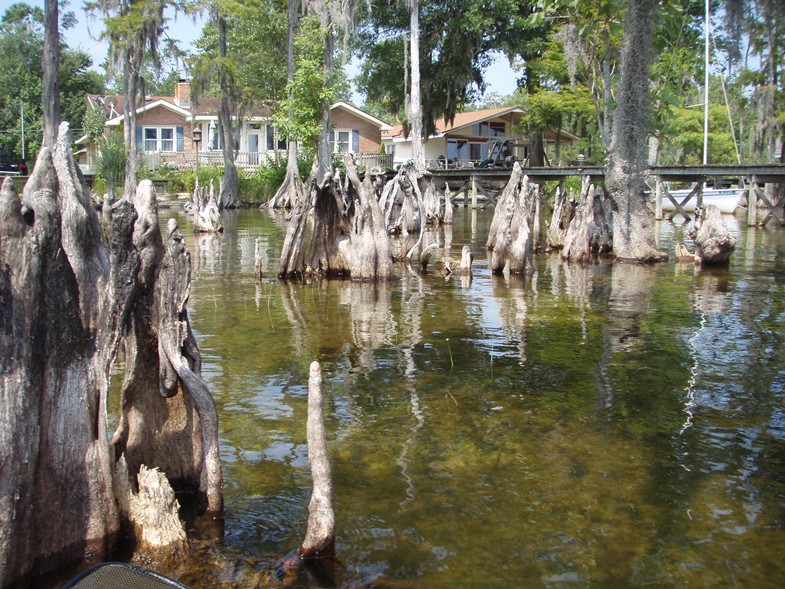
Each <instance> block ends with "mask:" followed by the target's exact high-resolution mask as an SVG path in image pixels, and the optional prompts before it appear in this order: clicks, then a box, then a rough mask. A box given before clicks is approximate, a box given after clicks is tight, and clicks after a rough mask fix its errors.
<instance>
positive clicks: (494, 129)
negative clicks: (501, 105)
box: [490, 123, 504, 137]
mask: <svg viewBox="0 0 785 589" xmlns="http://www.w3.org/2000/svg"><path fill="white" fill-rule="evenodd" d="M490 126H491V137H504V123H490Z"/></svg>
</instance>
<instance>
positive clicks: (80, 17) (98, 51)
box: [0, 0, 516, 105]
mask: <svg viewBox="0 0 785 589" xmlns="http://www.w3.org/2000/svg"><path fill="white" fill-rule="evenodd" d="M23 1H24V0H23ZM26 1H27V3H28V4H31V5H33V6H39V7H41V8H43V7H44V0H26ZM14 3H15V2H14V1H13V0H0V13H5V11H6V9H7V8H8V7H9V6H11V5H12V4H14ZM82 4H83V1H82V0H70V4H69V6H68V7H67V8H66V10H68V11H71V12H73V13H74V16H75V17H76V20H77V24H76V26H75V27H73V28H71V29H68V30H66V31H65V39H66V43H68V46H69V47H71V48H72V49H81V50H83V51H86V52H87V53H89V54H90V55H91V56H92V57H93V67H94V69H100V65H101V63H102V62H103V61H104V59H105V57H106V52H107V49H108V44H107V43H106V42H104V41H99V40H98V37H99V36H100V35H101V32H102V30H103V23H102V22H101V20H100V18H95V17H89V16H88V15H87V14H86V13H85V11H84V10H83V9H82ZM202 22H203V21H202V19H197V21H196V22H194V19H193V18H192V17H188V16H184V15H182V14H180V15H175V17H174V20H173V21H172V22H170V24H169V25H168V29H167V32H166V34H167V35H168V36H169V38H171V39H175V40H177V41H180V43H179V45H180V47H181V48H182V49H184V50H186V51H189V50H193V49H194V47H193V43H194V41H195V40H196V39H198V38H199V35H200V34H201V30H202ZM350 75H351V72H350ZM515 80H516V74H515V73H514V72H513V70H512V68H511V67H510V65H509V63H508V61H507V59H506V58H505V57H503V56H497V57H496V58H495V59H494V61H493V63H492V64H491V66H490V67H489V68H488V70H487V71H486V82H487V84H488V87H487V89H486V93H490V92H496V93H498V94H500V95H507V94H512V93H513V92H514V91H515V87H516V81H515ZM352 100H353V101H354V102H355V103H357V104H360V105H361V104H363V102H364V98H363V97H362V96H361V95H357V94H355V95H353V96H352Z"/></svg>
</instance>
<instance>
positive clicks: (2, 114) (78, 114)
mask: <svg viewBox="0 0 785 589" xmlns="http://www.w3.org/2000/svg"><path fill="white" fill-rule="evenodd" d="M72 25H73V14H72V13H69V12H63V11H61V13H60V29H61V30H63V29H67V28H69V27H70V26H72ZM43 46H44V12H43V11H42V10H41V9H39V8H34V7H32V6H30V5H29V4H24V3H18V4H13V5H12V6H10V7H9V8H8V9H7V10H6V11H5V12H4V14H3V15H2V17H0V87H3V88H13V89H14V91H13V92H3V93H0V128H2V129H4V130H5V131H6V133H5V134H3V135H2V136H0V154H2V156H3V157H4V158H9V159H19V158H21V157H22V156H23V152H24V156H25V158H26V159H28V160H31V161H34V160H35V158H36V155H37V153H38V149H39V147H40V146H41V142H42V136H41V129H42V128H43V124H42V117H43V108H44V103H45V100H44V99H43V77H44V75H43ZM59 55H60V68H59V69H60V75H59V87H60V113H59V118H60V119H61V120H65V121H68V122H69V123H71V128H72V129H74V130H75V131H76V130H77V129H81V127H82V119H83V117H84V110H85V108H84V107H85V102H84V96H85V94H86V93H95V94H97V93H100V92H102V91H103V79H102V77H101V75H100V74H98V73H97V72H95V71H93V70H91V69H90V66H91V65H92V61H91V59H90V56H89V55H88V54H87V53H85V52H83V51H75V50H73V49H70V48H69V47H68V46H67V45H66V44H65V43H64V42H63V41H62V40H61V42H60V49H59ZM22 117H24V131H25V133H24V139H23V138H22V120H23V118H22ZM76 132H78V131H76Z"/></svg>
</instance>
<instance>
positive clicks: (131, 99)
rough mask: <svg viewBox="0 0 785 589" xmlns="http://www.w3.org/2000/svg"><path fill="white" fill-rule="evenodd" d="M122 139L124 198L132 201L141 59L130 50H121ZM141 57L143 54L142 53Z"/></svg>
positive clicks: (135, 179)
mask: <svg viewBox="0 0 785 589" xmlns="http://www.w3.org/2000/svg"><path fill="white" fill-rule="evenodd" d="M123 53H124V57H123V139H124V141H125V151H126V154H127V156H126V159H125V186H124V189H123V193H124V196H125V198H127V199H129V200H132V199H133V195H134V193H135V192H136V186H137V185H138V184H139V145H138V143H137V140H136V94H137V92H138V90H139V74H138V72H140V71H141V67H142V57H140V56H139V55H138V53H140V52H139V51H134V50H133V49H132V48H126V49H124V50H123ZM142 55H143V52H142Z"/></svg>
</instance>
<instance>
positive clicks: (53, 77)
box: [42, 0, 60, 148]
mask: <svg viewBox="0 0 785 589" xmlns="http://www.w3.org/2000/svg"><path fill="white" fill-rule="evenodd" d="M59 16H60V5H59V3H58V0H46V4H45V10H44V59H43V61H44V64H43V65H44V68H43V69H44V78H43V80H42V98H43V107H44V108H43V128H44V140H43V145H46V146H48V147H52V148H54V145H55V143H56V142H57V130H58V127H59V126H60V22H59Z"/></svg>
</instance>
